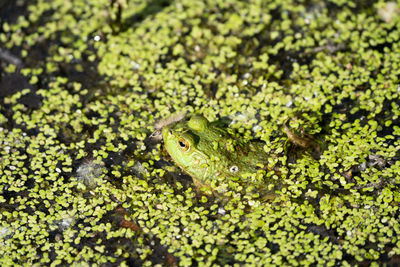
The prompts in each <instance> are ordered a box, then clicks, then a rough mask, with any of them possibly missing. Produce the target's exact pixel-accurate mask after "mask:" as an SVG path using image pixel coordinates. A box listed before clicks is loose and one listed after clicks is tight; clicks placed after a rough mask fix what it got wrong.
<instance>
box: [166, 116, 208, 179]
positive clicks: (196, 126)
mask: <svg viewBox="0 0 400 267" xmlns="http://www.w3.org/2000/svg"><path fill="white" fill-rule="evenodd" d="M208 127H209V122H208V120H207V119H206V118H204V117H203V116H193V117H192V118H191V119H190V120H189V121H187V122H178V123H174V124H170V125H167V126H165V127H164V128H163V131H162V136H163V140H164V144H165V148H166V150H167V152H168V153H169V155H170V156H171V157H172V159H173V160H174V161H175V163H176V164H177V165H178V166H179V167H181V169H182V170H184V171H185V172H186V173H188V174H189V175H190V176H192V177H194V178H199V179H200V180H202V178H204V177H207V176H208V175H209V173H210V171H211V169H210V168H211V166H210V164H209V154H208V153H207V151H208V150H209V148H208V146H205V145H204V142H202V140H201V139H202V137H204V136H206V135H207V131H208Z"/></svg>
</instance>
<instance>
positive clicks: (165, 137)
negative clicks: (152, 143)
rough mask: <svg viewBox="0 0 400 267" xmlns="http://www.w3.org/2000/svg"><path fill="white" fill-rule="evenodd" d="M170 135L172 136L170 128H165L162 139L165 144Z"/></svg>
mask: <svg viewBox="0 0 400 267" xmlns="http://www.w3.org/2000/svg"><path fill="white" fill-rule="evenodd" d="M170 134H171V130H170V128H169V127H168V126H165V127H164V128H163V129H162V137H163V140H164V142H165V140H167V139H168V138H169V135H170Z"/></svg>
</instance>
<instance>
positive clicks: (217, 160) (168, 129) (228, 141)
mask: <svg viewBox="0 0 400 267" xmlns="http://www.w3.org/2000/svg"><path fill="white" fill-rule="evenodd" d="M162 138H163V141H164V147H165V149H166V151H167V152H168V154H169V155H170V157H171V158H172V160H173V161H174V162H175V163H176V164H177V165H178V166H179V167H180V168H181V169H182V170H183V171H184V172H185V173H187V174H188V175H189V176H191V177H192V179H193V182H194V183H195V185H196V186H197V187H208V188H210V187H211V189H214V188H212V187H215V184H216V183H217V184H219V185H223V184H228V183H229V182H230V181H236V182H238V183H242V184H243V183H247V182H249V180H252V181H253V182H254V181H255V180H256V181H259V180H261V179H263V177H265V174H266V173H267V172H268V171H273V169H272V168H269V167H268V165H267V162H268V161H267V159H268V156H269V155H268V154H267V153H266V152H265V151H264V149H263V147H264V145H265V143H263V142H262V141H251V142H246V141H244V140H242V138H238V137H235V136H233V135H232V134H231V133H230V132H229V131H228V130H227V128H224V127H223V124H222V123H220V122H219V121H214V122H210V121H208V120H207V119H206V118H205V117H204V116H202V115H193V116H191V117H190V119H189V120H182V121H178V122H175V123H171V124H169V125H166V126H164V128H163V129H162ZM263 182H265V181H263Z"/></svg>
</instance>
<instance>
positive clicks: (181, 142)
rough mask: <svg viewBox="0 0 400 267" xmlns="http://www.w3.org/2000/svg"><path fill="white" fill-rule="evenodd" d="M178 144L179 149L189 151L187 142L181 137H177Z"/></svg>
mask: <svg viewBox="0 0 400 267" xmlns="http://www.w3.org/2000/svg"><path fill="white" fill-rule="evenodd" d="M178 146H179V149H180V150H182V151H184V152H186V151H189V149H190V144H189V142H188V141H187V140H186V139H184V138H182V137H179V139H178Z"/></svg>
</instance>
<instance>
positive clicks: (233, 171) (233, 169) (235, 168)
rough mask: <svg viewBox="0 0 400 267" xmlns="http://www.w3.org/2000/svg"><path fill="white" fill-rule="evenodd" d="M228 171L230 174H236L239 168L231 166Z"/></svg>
mask: <svg viewBox="0 0 400 267" xmlns="http://www.w3.org/2000/svg"><path fill="white" fill-rule="evenodd" d="M229 171H230V172H231V173H237V172H238V171H239V167H238V166H236V165H233V166H232V167H231V168H230V169H229Z"/></svg>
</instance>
